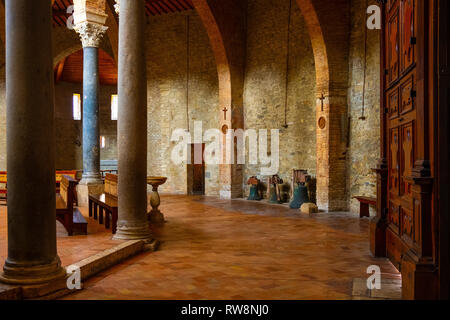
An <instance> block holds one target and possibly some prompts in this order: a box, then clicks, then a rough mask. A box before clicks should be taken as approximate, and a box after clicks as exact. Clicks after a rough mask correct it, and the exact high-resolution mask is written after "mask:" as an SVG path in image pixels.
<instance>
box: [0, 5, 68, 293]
mask: <svg viewBox="0 0 450 320" xmlns="http://www.w3.org/2000/svg"><path fill="white" fill-rule="evenodd" d="M5 4H6V107H7V167H8V169H7V170H8V258H7V259H6V261H5V265H4V267H3V273H2V274H0V281H2V282H6V283H13V284H37V283H43V282H49V281H51V280H55V279H58V278H63V277H64V276H65V275H66V272H65V270H64V269H63V268H62V267H61V263H60V260H59V258H58V255H57V250H56V219H55V212H56V208H55V206H56V200H55V131H54V119H53V118H54V101H53V95H54V87H53V61H52V18H51V1H50V0H41V1H29V0H6V2H5Z"/></svg>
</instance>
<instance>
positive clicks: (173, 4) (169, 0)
mask: <svg viewBox="0 0 450 320" xmlns="http://www.w3.org/2000/svg"><path fill="white" fill-rule="evenodd" d="M167 2H168V3H170V4H171V5H172V6H173V7H174V8H175V9H176V10H177V11H178V12H181V11H183V9H182V8H180V7H179V5H177V4H176V3H175V2H174V1H173V0H167Z"/></svg>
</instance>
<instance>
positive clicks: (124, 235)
mask: <svg viewBox="0 0 450 320" xmlns="http://www.w3.org/2000/svg"><path fill="white" fill-rule="evenodd" d="M113 240H148V241H149V240H151V234H150V229H149V225H148V222H147V221H145V223H143V224H142V225H141V226H127V225H118V226H117V231H116V234H115V235H114V236H113Z"/></svg>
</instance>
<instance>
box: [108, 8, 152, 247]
mask: <svg viewBox="0 0 450 320" xmlns="http://www.w3.org/2000/svg"><path fill="white" fill-rule="evenodd" d="M145 52H146V51H145V7H144V0H133V1H122V3H121V4H120V18H119V81H118V95H119V113H118V122H117V130H118V153H119V184H118V189H119V217H118V222H117V233H116V235H115V236H114V239H149V238H150V231H149V226H148V221H147V74H146V73H147V68H146V61H145Z"/></svg>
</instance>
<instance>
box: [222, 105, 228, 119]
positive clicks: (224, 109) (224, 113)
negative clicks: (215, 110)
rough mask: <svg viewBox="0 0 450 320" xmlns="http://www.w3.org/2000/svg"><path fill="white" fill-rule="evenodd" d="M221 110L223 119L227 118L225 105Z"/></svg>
mask: <svg viewBox="0 0 450 320" xmlns="http://www.w3.org/2000/svg"><path fill="white" fill-rule="evenodd" d="M222 111H223V118H224V119H225V120H227V111H228V109H227V107H225V108H223V110H222Z"/></svg>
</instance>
